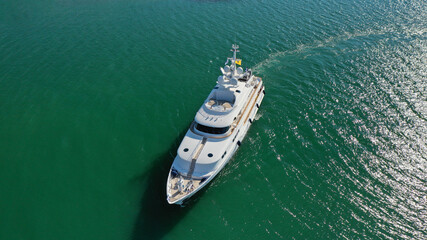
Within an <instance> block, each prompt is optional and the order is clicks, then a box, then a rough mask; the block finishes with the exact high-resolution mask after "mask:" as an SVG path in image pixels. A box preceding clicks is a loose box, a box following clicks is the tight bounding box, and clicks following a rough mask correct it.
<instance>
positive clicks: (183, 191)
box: [166, 44, 265, 204]
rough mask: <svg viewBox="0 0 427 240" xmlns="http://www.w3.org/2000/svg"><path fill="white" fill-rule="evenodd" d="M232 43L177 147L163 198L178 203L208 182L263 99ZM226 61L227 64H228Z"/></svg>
mask: <svg viewBox="0 0 427 240" xmlns="http://www.w3.org/2000/svg"><path fill="white" fill-rule="evenodd" d="M238 48H239V46H237V45H234V44H233V46H232V49H231V51H233V57H232V58H227V62H226V63H225V66H224V67H223V68H220V69H221V72H222V75H220V76H219V77H218V81H217V84H216V86H215V87H214V89H213V90H212V91H211V93H210V94H209V96H208V97H207V98H206V100H205V102H204V103H203V105H202V106H201V107H200V109H199V110H198V112H197V114H196V116H195V118H194V121H193V123H192V124H191V126H190V128H189V130H188V131H187V133H186V134H185V137H184V139H183V140H182V142H181V145H180V146H179V148H178V151H177V156H176V157H175V159H174V161H173V164H172V166H171V169H170V171H169V175H168V181H167V184H166V193H167V201H168V202H169V203H170V204H182V203H183V201H184V200H186V199H188V198H190V197H191V196H193V195H194V194H195V193H196V192H198V191H199V190H200V189H202V188H203V187H204V186H205V185H206V184H208V183H209V182H210V181H211V180H212V179H213V178H214V177H215V176H216V175H217V174H218V173H219V172H220V171H221V169H222V168H223V167H224V166H225V165H226V164H227V162H228V161H229V160H230V158H231V157H232V156H233V154H234V153H235V152H236V150H237V148H238V147H239V146H240V144H241V142H242V140H243V138H244V137H245V135H246V132H247V131H248V129H249V127H250V125H251V124H252V122H253V121H254V118H255V114H256V112H257V111H258V108H259V107H260V104H261V101H262V99H263V98H264V94H265V91H264V85H263V82H262V79H261V78H260V77H257V76H254V75H253V74H252V71H251V70H250V69H246V71H243V68H242V67H240V66H239V67H238V66H237V65H241V61H242V60H241V59H237V58H236V54H237V52H239V50H238ZM228 63H230V64H229V65H228Z"/></svg>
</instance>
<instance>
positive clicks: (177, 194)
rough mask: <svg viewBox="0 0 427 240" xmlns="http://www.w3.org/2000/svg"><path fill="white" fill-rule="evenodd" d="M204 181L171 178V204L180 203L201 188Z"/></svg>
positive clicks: (169, 196) (177, 176) (169, 195)
mask: <svg viewBox="0 0 427 240" xmlns="http://www.w3.org/2000/svg"><path fill="white" fill-rule="evenodd" d="M203 180H204V179H193V178H191V177H186V176H182V175H179V174H178V175H176V176H171V178H170V181H169V184H170V185H169V194H168V200H169V202H176V201H179V200H180V199H181V198H184V197H185V196H187V195H189V194H191V193H192V192H194V190H196V189H197V188H199V187H200V185H201V184H202V183H203Z"/></svg>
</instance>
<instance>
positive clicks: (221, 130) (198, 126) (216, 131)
mask: <svg viewBox="0 0 427 240" xmlns="http://www.w3.org/2000/svg"><path fill="white" fill-rule="evenodd" d="M196 129H197V130H199V131H201V132H204V133H210V134H224V133H226V132H227V131H228V129H230V127H223V128H215V127H208V126H205V125H202V124H199V123H196Z"/></svg>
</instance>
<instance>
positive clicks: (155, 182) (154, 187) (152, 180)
mask: <svg viewBox="0 0 427 240" xmlns="http://www.w3.org/2000/svg"><path fill="white" fill-rule="evenodd" d="M184 135H185V132H184V133H182V134H180V135H179V137H178V138H177V139H176V141H175V144H173V145H172V146H171V147H170V149H169V151H167V152H165V153H164V154H162V155H161V156H160V157H159V158H158V159H156V160H155V162H154V164H153V165H152V166H151V167H150V168H149V170H148V171H147V174H146V175H145V176H144V177H143V179H144V180H143V182H144V184H145V185H146V189H145V191H144V193H143V195H142V199H141V205H140V206H141V210H140V212H139V214H138V216H137V218H136V221H135V225H134V228H133V234H132V239H133V240H142V239H161V238H163V237H164V236H165V235H166V234H167V233H168V232H169V231H170V230H172V229H173V227H174V226H175V225H176V224H177V223H179V221H180V220H181V219H182V218H183V217H184V216H185V215H186V214H187V213H188V212H189V211H190V210H191V208H193V206H194V205H195V204H196V202H197V198H199V197H200V196H201V195H202V194H203V192H204V191H201V192H200V193H197V194H196V195H195V196H193V198H192V199H190V200H189V202H187V203H184V206H185V207H181V206H178V205H169V204H168V203H167V201H166V181H167V176H168V173H169V169H170V166H171V164H172V162H173V159H174V157H175V155H176V150H177V148H178V146H179V143H180V141H181V140H182V138H183V137H184Z"/></svg>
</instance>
